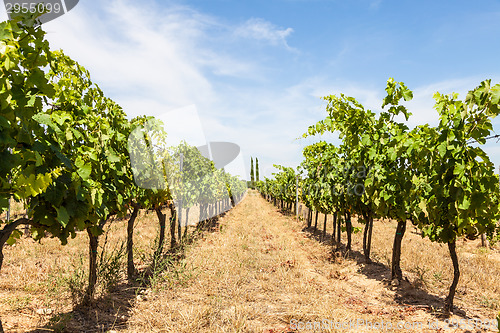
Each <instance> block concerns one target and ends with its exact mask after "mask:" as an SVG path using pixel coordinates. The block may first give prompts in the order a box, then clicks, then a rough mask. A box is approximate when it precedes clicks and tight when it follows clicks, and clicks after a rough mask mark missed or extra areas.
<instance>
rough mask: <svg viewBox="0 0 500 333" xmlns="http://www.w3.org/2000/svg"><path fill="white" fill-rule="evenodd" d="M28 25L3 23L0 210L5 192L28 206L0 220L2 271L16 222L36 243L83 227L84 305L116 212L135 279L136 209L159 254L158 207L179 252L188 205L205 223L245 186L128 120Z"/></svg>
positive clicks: (150, 124) (142, 122)
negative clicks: (155, 234) (147, 218)
mask: <svg viewBox="0 0 500 333" xmlns="http://www.w3.org/2000/svg"><path fill="white" fill-rule="evenodd" d="M34 23H35V21H34V17H32V16H19V17H17V18H15V19H13V20H10V21H5V22H2V23H0V52H1V54H0V109H1V111H0V112H1V113H0V212H1V213H3V212H5V211H6V210H7V209H8V207H9V204H10V203H9V200H10V198H13V199H14V200H15V201H17V202H22V203H23V204H24V207H25V208H26V212H27V215H26V217H22V218H18V219H15V220H0V269H1V266H2V263H3V258H4V254H3V249H4V246H5V245H6V244H13V243H14V242H15V241H16V239H18V238H20V237H21V232H20V231H19V230H17V228H18V227H20V226H22V225H25V226H28V227H29V228H30V231H31V235H32V237H33V238H34V239H35V240H40V239H42V238H43V237H46V236H50V237H57V238H58V239H60V241H61V242H62V244H66V243H67V242H68V240H69V239H71V238H74V237H76V235H77V232H79V231H85V232H86V233H87V235H88V238H89V259H90V260H89V284H88V287H87V291H86V296H85V300H84V301H85V302H86V303H88V302H90V301H92V299H93V298H94V293H95V285H96V281H97V248H98V244H99V236H100V235H101V234H102V233H103V230H104V227H105V225H106V224H107V223H110V221H111V220H112V217H122V218H123V217H125V216H127V214H130V215H129V220H128V230H127V231H128V232H127V233H128V239H127V249H128V264H127V273H128V277H129V279H133V278H134V276H135V274H136V269H135V267H134V262H133V227H134V221H135V219H136V217H137V215H138V213H139V210H140V209H149V210H154V211H156V213H157V215H158V218H159V224H160V231H159V232H160V237H159V239H160V241H159V245H158V248H157V250H156V252H155V256H154V257H155V260H157V259H158V258H159V257H160V255H161V254H162V252H163V247H164V244H163V243H164V239H165V229H166V214H164V213H162V208H164V207H165V206H167V207H169V209H170V211H171V219H170V221H169V222H170V225H169V227H170V234H171V246H172V247H174V248H175V247H176V246H178V245H179V244H180V243H182V241H183V239H185V238H186V235H187V229H188V228H187V224H186V222H187V221H188V218H189V211H190V209H192V208H193V207H195V206H199V209H200V221H202V222H201V223H206V222H207V221H210V220H212V219H213V218H214V217H216V216H217V215H220V214H221V213H223V212H224V211H226V210H228V209H230V208H231V207H232V206H234V205H235V204H237V203H238V202H239V201H240V200H241V198H242V196H243V194H244V193H245V191H246V183H245V182H242V181H240V180H239V179H238V178H237V177H234V176H231V175H229V174H228V173H226V172H224V170H222V169H221V170H219V169H216V168H215V166H214V163H213V162H212V161H210V160H209V159H207V158H205V157H204V156H202V155H201V153H200V152H199V150H198V149H196V148H195V147H191V146H189V145H187V144H186V143H181V144H180V145H178V146H176V147H167V133H165V132H164V131H163V130H162V126H161V125H162V124H161V123H160V122H159V121H158V120H155V119H154V118H151V117H145V116H142V117H137V118H135V119H132V120H128V119H127V118H126V114H125V112H124V111H123V109H122V108H121V107H120V106H119V105H118V104H117V103H115V102H114V101H113V100H111V99H109V98H108V97H106V96H104V93H103V92H102V90H101V89H100V88H99V86H98V85H96V84H94V83H92V81H91V79H90V74H89V72H88V71H87V70H86V69H85V68H84V67H82V66H81V65H79V64H78V63H77V62H76V61H74V60H72V59H71V58H70V57H68V56H66V55H65V54H64V53H63V52H62V51H53V50H51V49H50V47H49V43H48V41H47V40H46V39H45V38H44V35H45V32H44V31H43V30H42V29H41V27H40V26H37V25H36V24H34ZM132 159H134V161H135V163H132ZM144 184H146V185H144ZM138 185H142V186H138ZM176 207H179V208H180V209H179V208H176ZM184 211H185V216H182V215H183V212H184ZM183 218H185V220H183ZM183 221H185V222H184V223H183ZM182 227H184V235H183V234H182V232H181V231H182Z"/></svg>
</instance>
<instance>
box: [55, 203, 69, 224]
mask: <svg viewBox="0 0 500 333" xmlns="http://www.w3.org/2000/svg"><path fill="white" fill-rule="evenodd" d="M56 211H57V221H58V222H59V223H60V224H61V225H62V226H63V227H64V228H66V226H67V225H68V223H69V214H68V211H67V210H66V208H65V207H64V206H61V207H56Z"/></svg>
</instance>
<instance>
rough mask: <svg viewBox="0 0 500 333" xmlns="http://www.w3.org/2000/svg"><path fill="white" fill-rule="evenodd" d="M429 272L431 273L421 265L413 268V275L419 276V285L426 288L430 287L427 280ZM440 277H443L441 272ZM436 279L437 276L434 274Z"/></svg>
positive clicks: (417, 280)
mask: <svg viewBox="0 0 500 333" xmlns="http://www.w3.org/2000/svg"><path fill="white" fill-rule="evenodd" d="M427 272H429V269H427V268H425V267H420V266H419V265H417V266H415V267H414V268H413V273H415V274H417V279H416V282H417V283H418V284H422V285H423V286H425V287H428V285H427V281H426V279H425V274H427ZM439 276H441V272H439ZM434 277H436V274H434Z"/></svg>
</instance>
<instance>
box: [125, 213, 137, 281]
mask: <svg viewBox="0 0 500 333" xmlns="http://www.w3.org/2000/svg"><path fill="white" fill-rule="evenodd" d="M133 207H134V210H133V211H132V215H130V218H129V219H128V222H127V278H128V280H129V281H132V280H133V278H134V276H135V274H136V269H135V266H134V223H135V220H136V218H137V215H138V214H139V205H136V204H133Z"/></svg>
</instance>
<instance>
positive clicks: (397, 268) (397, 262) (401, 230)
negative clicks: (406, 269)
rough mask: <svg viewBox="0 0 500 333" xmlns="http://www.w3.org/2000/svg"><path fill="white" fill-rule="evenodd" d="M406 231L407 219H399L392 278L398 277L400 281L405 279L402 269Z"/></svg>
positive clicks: (393, 252)
mask: <svg viewBox="0 0 500 333" xmlns="http://www.w3.org/2000/svg"><path fill="white" fill-rule="evenodd" d="M405 231H406V220H404V221H398V226H397V227H396V235H394V245H393V247H392V264H391V266H392V269H391V278H392V280H394V279H397V280H398V281H401V279H403V272H402V271H401V243H402V242H403V236H404V235H405Z"/></svg>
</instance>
